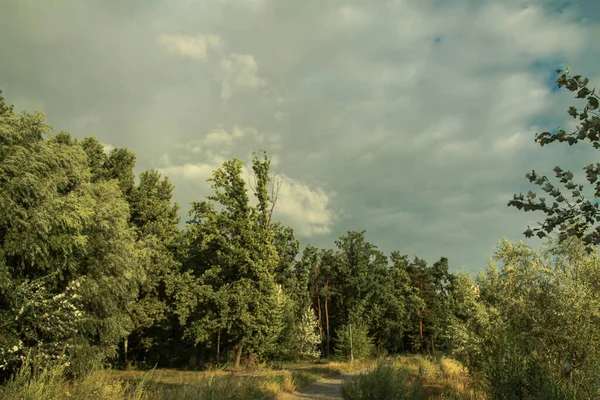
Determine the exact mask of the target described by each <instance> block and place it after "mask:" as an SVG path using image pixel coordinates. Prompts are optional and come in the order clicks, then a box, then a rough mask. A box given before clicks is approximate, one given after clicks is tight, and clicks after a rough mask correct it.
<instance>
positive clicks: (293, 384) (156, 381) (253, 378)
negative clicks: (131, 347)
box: [0, 362, 367, 400]
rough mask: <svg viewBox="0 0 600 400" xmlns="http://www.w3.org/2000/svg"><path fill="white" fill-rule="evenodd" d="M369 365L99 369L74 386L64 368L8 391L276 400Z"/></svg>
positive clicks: (8, 397)
mask: <svg viewBox="0 0 600 400" xmlns="http://www.w3.org/2000/svg"><path fill="white" fill-rule="evenodd" d="M366 365H367V364H366V363H365V362H354V363H352V364H350V363H341V362H331V363H312V364H308V363H304V364H289V365H281V366H280V367H279V368H277V369H271V368H266V367H262V368H256V369H253V370H225V369H213V370H208V371H179V370H173V369H161V370H152V371H116V370H98V371H94V372H93V373H92V374H90V375H89V376H87V377H86V378H84V379H81V380H78V381H75V382H72V381H68V380H66V379H65V378H64V367H62V366H60V365H54V366H47V367H46V368H38V369H37V370H36V372H34V373H32V372H27V373H26V372H25V371H26V370H23V372H22V373H21V374H20V375H18V376H17V377H15V379H14V380H13V381H11V382H9V383H8V384H6V385H5V386H3V387H0V398H2V399H5V400H13V399H15V400H16V399H19V400H29V399H31V400H34V399H35V400H37V399H58V400H63V399H65V400H66V399H98V400H125V399H128V400H129V399H132V400H158V399H173V400H187V399H206V400H209V399H210V400H219V399H226V398H227V399H231V398H236V399H276V398H277V396H278V394H280V393H293V392H294V391H296V390H298V389H300V388H302V387H304V386H306V385H309V384H311V383H313V382H315V381H317V380H319V379H321V378H325V377H332V376H335V375H338V374H340V373H344V372H349V371H353V370H356V369H360V368H364V367H365V366H366Z"/></svg>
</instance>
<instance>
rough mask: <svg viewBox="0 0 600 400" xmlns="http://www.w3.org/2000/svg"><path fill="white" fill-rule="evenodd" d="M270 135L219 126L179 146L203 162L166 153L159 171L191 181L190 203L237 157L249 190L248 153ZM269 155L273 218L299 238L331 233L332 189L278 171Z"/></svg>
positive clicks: (183, 181) (275, 160) (206, 191)
mask: <svg viewBox="0 0 600 400" xmlns="http://www.w3.org/2000/svg"><path fill="white" fill-rule="evenodd" d="M269 138H271V139H270V141H271V142H272V143H276V142H277V139H274V138H276V135H268V134H264V133H259V132H258V130H257V129H255V128H252V127H240V126H233V127H232V128H231V129H230V130H229V131H228V130H226V129H224V128H222V127H221V128H218V129H216V130H214V131H212V132H209V133H207V134H206V135H204V136H203V137H202V138H201V139H199V140H196V141H193V142H190V143H189V144H188V145H186V146H182V147H181V148H180V149H179V154H178V155H179V157H181V152H182V151H183V152H185V151H188V152H191V153H194V154H195V155H196V156H198V157H199V158H200V159H202V160H204V162H196V163H189V162H186V163H172V162H171V159H170V157H169V156H168V155H166V154H165V155H164V156H163V157H162V164H163V165H162V166H161V167H159V168H158V170H159V171H160V172H161V173H162V174H164V175H166V176H168V177H169V178H170V179H172V181H173V182H175V183H176V184H180V183H181V184H186V183H187V184H190V183H191V184H193V186H194V187H195V188H196V191H195V193H194V195H195V196H196V197H195V198H189V199H186V200H187V203H189V202H190V201H192V200H200V199H201V197H204V196H206V195H208V194H210V193H211V189H210V186H209V184H208V183H207V182H206V180H207V179H208V178H210V177H212V173H213V171H214V170H216V169H217V168H220V167H221V165H222V163H223V162H224V161H225V160H226V159H229V158H231V157H237V158H239V159H241V160H242V161H244V162H245V165H244V167H243V168H242V177H243V178H244V180H245V181H246V183H247V189H248V190H252V187H253V185H254V183H255V182H254V173H253V172H252V168H251V157H252V154H251V152H252V150H253V149H256V148H258V147H259V145H260V144H263V143H264V142H265V141H269ZM270 157H271V160H272V170H273V171H274V172H275V175H274V179H273V183H272V184H273V185H274V187H275V188H278V190H277V198H276V208H275V212H274V217H275V218H276V219H278V220H280V221H282V222H283V223H285V224H287V225H289V226H291V227H292V228H294V230H295V233H296V235H297V236H298V237H300V238H309V237H314V236H322V235H325V234H328V233H330V232H331V229H332V226H333V224H334V223H335V219H336V214H335V212H334V211H333V210H332V208H331V207H332V200H333V198H334V196H335V192H333V191H331V190H329V191H326V190H325V189H324V188H322V187H320V186H318V185H310V184H309V183H307V182H304V181H301V180H298V179H294V178H291V177H290V176H288V175H286V174H284V173H278V172H277V170H276V169H275V167H276V166H277V165H278V164H279V162H280V161H279V160H280V157H279V156H278V155H277V154H276V153H275V154H272V155H271V156H270ZM251 202H252V203H253V204H255V203H256V200H255V199H254V198H251Z"/></svg>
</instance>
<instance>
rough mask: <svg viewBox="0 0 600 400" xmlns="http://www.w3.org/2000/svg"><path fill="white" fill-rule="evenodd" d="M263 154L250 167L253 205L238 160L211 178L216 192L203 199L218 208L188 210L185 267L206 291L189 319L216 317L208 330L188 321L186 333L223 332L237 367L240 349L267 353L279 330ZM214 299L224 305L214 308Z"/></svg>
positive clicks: (200, 335) (266, 160)
mask: <svg viewBox="0 0 600 400" xmlns="http://www.w3.org/2000/svg"><path fill="white" fill-rule="evenodd" d="M262 155H263V157H262V159H260V158H259V155H258V154H256V153H255V154H254V158H253V163H252V166H253V170H254V175H255V179H256V187H255V193H254V194H255V197H256V199H257V201H258V204H257V206H255V207H254V206H251V205H250V201H249V197H248V195H247V189H246V183H245V181H244V179H243V178H242V167H243V163H242V161H240V160H238V159H232V160H229V161H225V162H224V163H223V165H222V167H221V168H219V169H217V170H215V171H214V173H213V177H212V178H211V179H210V180H209V181H210V182H211V184H212V187H213V189H214V191H215V194H214V195H211V196H208V197H207V199H208V200H209V201H212V202H213V203H216V204H218V205H219V207H220V209H219V210H217V209H215V207H214V205H213V203H210V202H208V201H205V202H201V203H197V202H196V203H193V204H192V210H191V212H190V215H191V216H192V219H191V221H190V223H189V227H190V230H191V235H192V239H191V241H192V243H193V247H194V248H193V249H191V253H190V257H191V258H190V260H189V262H188V265H189V266H190V268H192V269H193V270H194V274H195V275H196V277H197V278H198V281H199V282H200V285H201V286H203V287H205V292H204V293H203V294H202V296H203V297H202V298H200V299H199V300H198V303H197V305H196V306H195V309H194V311H193V314H194V315H193V316H191V318H192V321H193V320H196V321H198V320H206V317H207V314H206V310H214V311H210V312H214V313H215V316H216V318H214V321H215V323H214V324H212V325H208V326H201V325H200V324H193V323H192V325H193V326H194V327H195V329H193V330H192V331H189V333H190V334H191V335H192V336H194V337H195V342H196V343H199V342H201V341H203V340H205V339H206V337H207V336H210V335H214V334H218V333H219V332H220V330H223V331H224V332H225V333H226V335H227V337H228V339H229V342H230V343H231V345H232V346H233V348H234V350H235V362H234V365H235V367H238V366H239V365H240V360H241V356H242V352H243V350H244V349H246V350H247V351H248V352H249V353H250V354H258V355H260V354H261V353H262V352H265V351H268V350H270V349H271V348H272V346H273V344H274V343H275V340H276V339H277V337H278V334H279V332H280V331H281V329H282V326H281V312H282V308H283V305H284V297H283V295H282V293H281V288H280V287H278V286H277V285H276V282H275V278H274V274H275V271H276V268H277V266H278V264H279V256H278V254H277V249H276V248H275V246H274V244H273V230H272V229H271V223H270V219H271V213H272V205H273V200H272V199H271V197H270V196H269V194H268V188H269V183H270V181H269V179H270V178H269V175H268V173H269V167H270V160H269V158H268V156H267V155H266V153H263V154H262ZM217 301H220V302H221V305H224V304H227V307H223V308H219V307H217V308H212V307H211V305H215V304H216V302H217ZM203 304H206V305H208V307H203V306H202V305H203ZM215 331H216V332H215Z"/></svg>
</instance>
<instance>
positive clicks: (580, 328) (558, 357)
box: [455, 239, 600, 399]
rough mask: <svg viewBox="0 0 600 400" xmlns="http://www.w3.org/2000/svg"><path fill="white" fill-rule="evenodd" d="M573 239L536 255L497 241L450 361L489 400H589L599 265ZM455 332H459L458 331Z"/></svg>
mask: <svg viewBox="0 0 600 400" xmlns="http://www.w3.org/2000/svg"><path fill="white" fill-rule="evenodd" d="M585 246H586V245H585V244H584V243H583V242H582V241H580V240H577V239H569V240H567V241H563V242H561V243H558V244H557V243H554V242H552V241H550V242H549V243H548V244H547V245H546V246H545V248H544V249H542V250H540V251H534V250H532V249H531V248H529V247H527V246H525V245H524V244H522V243H519V244H513V243H510V242H508V241H506V240H503V241H502V242H501V243H500V244H499V246H498V250H497V252H496V255H495V257H494V260H495V261H496V262H499V263H501V266H500V268H498V267H496V266H495V265H494V264H492V265H491V266H490V268H489V269H488V271H486V272H485V273H483V274H481V275H480V277H479V278H478V283H479V293H478V294H477V291H472V292H471V293H469V291H470V290H473V289H470V288H469V287H468V286H469V285H468V282H467V281H466V280H465V279H464V278H461V280H459V281H458V283H459V284H460V287H461V289H460V290H456V291H455V292H456V293H460V292H462V294H463V298H464V299H466V301H465V305H466V306H467V308H466V310H468V311H470V312H471V313H472V314H471V316H466V315H464V314H463V315H464V318H463V322H462V326H459V328H458V329H456V335H455V342H456V344H457V345H456V348H455V353H456V354H457V355H458V356H459V357H460V358H461V359H462V361H463V362H464V363H465V364H466V365H467V366H468V367H469V369H470V370H471V372H472V373H473V374H474V375H475V376H476V377H479V378H480V379H481V382H482V383H483V384H484V385H483V387H484V388H485V389H486V391H487V393H488V395H489V397H490V398H506V397H508V398H526V399H542V398H594V396H595V395H596V394H597V382H598V379H599V378H600V374H599V373H598V371H599V367H600V339H599V338H598V335H597V330H598V329H597V327H598V324H599V323H600V311H599V310H600V307H599V306H600V291H599V290H598V283H597V282H598V278H599V277H600V268H599V266H600V262H599V260H598V255H597V253H595V254H589V255H588V254H587V253H586V251H585ZM459 325H460V324H459Z"/></svg>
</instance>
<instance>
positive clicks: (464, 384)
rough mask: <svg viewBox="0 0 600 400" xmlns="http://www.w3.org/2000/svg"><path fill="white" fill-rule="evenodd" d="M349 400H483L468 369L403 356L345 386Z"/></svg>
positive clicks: (449, 361) (448, 360) (446, 360)
mask: <svg viewBox="0 0 600 400" xmlns="http://www.w3.org/2000/svg"><path fill="white" fill-rule="evenodd" d="M342 394H343V398H344V399H346V400H370V399H373V400H374V399H379V400H395V399H415V400H416V399H419V400H420V399H455V400H480V399H482V397H481V396H480V395H478V394H477V393H476V392H475V391H474V390H473V388H472V382H471V379H470V376H469V374H468V373H467V371H466V370H465V368H464V367H463V366H462V365H461V364H460V363H459V362H457V361H455V360H453V359H451V358H447V357H444V356H438V357H424V356H401V357H395V358H391V359H387V360H382V361H380V362H379V363H378V364H377V366H376V367H375V368H373V369H372V370H370V371H368V372H366V373H363V374H360V375H359V376H357V377H356V378H353V379H351V380H349V381H347V382H345V383H344V384H342Z"/></svg>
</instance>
